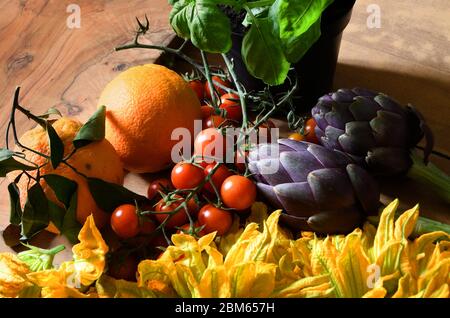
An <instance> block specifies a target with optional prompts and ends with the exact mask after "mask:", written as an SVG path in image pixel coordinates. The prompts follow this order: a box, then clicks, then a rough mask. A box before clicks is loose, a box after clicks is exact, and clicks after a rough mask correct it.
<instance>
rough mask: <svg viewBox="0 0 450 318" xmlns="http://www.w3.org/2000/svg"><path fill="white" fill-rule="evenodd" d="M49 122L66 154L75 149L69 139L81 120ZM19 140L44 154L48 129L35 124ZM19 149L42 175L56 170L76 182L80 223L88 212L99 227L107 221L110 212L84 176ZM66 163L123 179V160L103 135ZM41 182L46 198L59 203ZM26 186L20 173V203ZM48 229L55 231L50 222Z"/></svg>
mask: <svg viewBox="0 0 450 318" xmlns="http://www.w3.org/2000/svg"><path fill="white" fill-rule="evenodd" d="M52 126H53V128H55V131H56V133H57V134H58V136H59V137H60V139H61V140H62V142H63V143H64V156H67V155H68V154H69V153H71V152H72V150H73V149H74V147H73V144H72V141H73V139H74V137H75V135H76V134H77V132H78V130H79V129H80V128H81V126H82V124H81V123H80V122H79V121H77V120H74V119H70V118H66V117H63V118H60V119H58V120H56V121H55V122H54V123H53V124H52ZM20 142H21V143H22V144H23V145H24V146H26V147H28V148H31V149H34V150H36V151H38V152H40V153H43V154H46V155H49V153H50V151H49V145H48V137H47V133H46V131H45V130H44V129H43V128H42V127H41V126H37V127H36V128H33V129H31V130H29V131H27V132H25V134H24V135H23V136H22V137H21V138H20ZM17 151H21V149H19V148H18V149H17ZM22 152H23V153H24V154H25V157H26V159H28V160H30V161H32V162H34V163H36V164H38V165H42V167H41V168H40V169H39V172H40V175H41V176H42V175H45V174H58V175H61V176H64V177H66V178H68V179H71V180H73V181H75V182H76V183H77V184H78V198H77V220H78V221H79V222H80V223H82V224H83V223H84V221H86V218H87V217H88V216H89V215H90V214H92V215H93V216H94V220H95V224H96V226H97V227H102V226H103V225H105V224H106V223H107V222H108V221H109V215H108V214H107V213H106V212H104V211H102V210H101V209H100V208H99V207H98V206H97V204H96V203H95V201H94V199H93V198H92V195H91V193H90V191H89V187H88V184H87V180H86V178H85V177H83V176H82V175H80V174H78V173H76V172H75V171H74V170H73V169H71V168H70V167H69V166H67V165H65V164H64V163H61V164H60V165H59V166H58V167H57V168H56V169H53V167H52V165H51V164H50V163H49V162H48V160H47V159H45V158H44V157H42V156H40V155H38V154H35V153H33V152H31V151H29V150H24V151H22ZM68 163H69V164H70V165H71V166H73V167H74V168H75V169H76V170H77V171H79V172H80V173H82V174H84V175H86V176H88V177H94V178H99V179H102V180H105V181H107V182H113V183H117V184H122V183H123V168H122V163H121V162H120V158H119V156H118V155H117V153H116V151H115V150H114V147H113V146H112V145H111V144H110V143H109V141H107V140H106V139H103V140H102V141H98V142H93V143H91V144H89V145H87V146H85V147H82V148H80V149H77V151H76V152H75V154H73V155H72V157H71V158H70V159H69V160H68ZM30 174H31V175H33V176H36V171H30ZM16 175H17V173H10V175H9V177H15V176H16ZM40 183H41V186H42V188H43V190H44V192H45V194H46V196H47V197H48V198H49V200H51V201H53V202H55V203H58V204H60V202H58V199H57V198H56V195H55V193H54V192H53V190H52V189H51V188H50V187H49V186H48V185H47V184H46V182H45V181H44V180H43V179H41V181H40ZM32 184H33V183H32V182H31V183H30V186H31V185H32ZM27 186H28V178H26V177H25V176H22V178H21V179H20V181H19V183H18V187H19V190H20V202H21V204H22V206H24V205H25V202H26V198H27ZM48 230H49V231H51V232H55V233H57V232H58V231H57V230H56V228H55V227H54V226H53V225H50V226H49V228H48Z"/></svg>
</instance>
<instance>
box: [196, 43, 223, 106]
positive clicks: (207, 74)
mask: <svg viewBox="0 0 450 318" xmlns="http://www.w3.org/2000/svg"><path fill="white" fill-rule="evenodd" d="M200 54H201V56H202V61H203V67H204V69H205V77H206V80H207V81H208V87H209V91H210V92H211V101H212V104H213V107H214V108H215V109H217V108H219V105H218V103H217V98H216V97H217V96H216V94H217V93H216V89H215V87H214V84H213V81H212V78H211V73H210V72H209V66H208V60H207V59H206V54H205V52H203V50H200Z"/></svg>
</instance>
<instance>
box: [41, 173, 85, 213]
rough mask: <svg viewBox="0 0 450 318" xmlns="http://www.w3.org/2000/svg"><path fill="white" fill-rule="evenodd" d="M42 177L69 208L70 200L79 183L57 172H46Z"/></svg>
mask: <svg viewBox="0 0 450 318" xmlns="http://www.w3.org/2000/svg"><path fill="white" fill-rule="evenodd" d="M42 177H43V178H44V180H45V182H47V184H48V185H49V186H50V188H52V190H53V191H54V192H55V195H56V197H57V198H58V200H59V201H60V202H61V203H62V204H64V206H65V207H66V209H68V208H69V205H70V200H71V199H72V196H73V194H74V193H75V191H76V190H77V183H76V182H75V181H72V180H70V179H68V178H66V177H63V176H60V175H57V174H46V175H44V176H42Z"/></svg>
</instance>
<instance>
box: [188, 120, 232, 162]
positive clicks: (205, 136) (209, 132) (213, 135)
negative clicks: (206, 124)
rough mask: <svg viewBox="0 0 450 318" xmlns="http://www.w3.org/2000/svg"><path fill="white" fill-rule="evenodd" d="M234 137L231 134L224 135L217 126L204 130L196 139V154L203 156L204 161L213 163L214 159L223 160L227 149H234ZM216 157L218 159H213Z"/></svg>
mask: <svg viewBox="0 0 450 318" xmlns="http://www.w3.org/2000/svg"><path fill="white" fill-rule="evenodd" d="M233 147H234V144H233V139H232V138H231V137H230V136H224V135H222V133H221V132H220V131H219V130H217V129H215V128H207V129H204V130H202V131H201V132H200V133H199V134H198V135H197V137H196V138H195V141H194V154H195V155H197V156H202V158H203V161H205V162H207V163H208V164H209V163H212V162H214V161H219V160H220V162H223V160H224V159H225V156H226V154H227V150H228V149H230V151H232V150H233ZM211 157H213V158H216V159H217V160H214V159H212V158H211Z"/></svg>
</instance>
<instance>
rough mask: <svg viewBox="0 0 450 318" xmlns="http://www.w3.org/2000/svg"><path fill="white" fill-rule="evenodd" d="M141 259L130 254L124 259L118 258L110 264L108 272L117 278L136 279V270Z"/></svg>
mask: <svg viewBox="0 0 450 318" xmlns="http://www.w3.org/2000/svg"><path fill="white" fill-rule="evenodd" d="M138 264H139V261H138V259H137V257H136V256H134V255H132V254H130V255H128V256H127V257H126V258H125V259H124V260H118V261H116V262H111V263H110V264H109V269H108V274H109V275H110V276H111V277H114V278H115V279H124V280H127V281H136V272H137V267H138Z"/></svg>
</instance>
